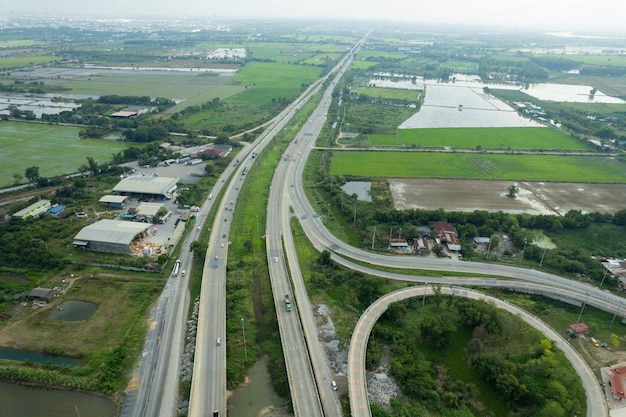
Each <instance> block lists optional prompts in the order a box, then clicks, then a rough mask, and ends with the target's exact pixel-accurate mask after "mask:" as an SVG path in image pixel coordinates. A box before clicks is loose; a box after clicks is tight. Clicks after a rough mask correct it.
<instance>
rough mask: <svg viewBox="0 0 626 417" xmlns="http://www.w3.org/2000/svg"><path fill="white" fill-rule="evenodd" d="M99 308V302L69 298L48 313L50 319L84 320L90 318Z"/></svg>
mask: <svg viewBox="0 0 626 417" xmlns="http://www.w3.org/2000/svg"><path fill="white" fill-rule="evenodd" d="M97 309H98V304H96V303H90V302H88V301H80V300H68V301H66V302H64V303H62V304H59V305H58V306H56V307H55V308H54V309H52V311H50V313H48V320H60V321H83V320H89V318H90V317H91V316H93V313H95V312H96V310H97Z"/></svg>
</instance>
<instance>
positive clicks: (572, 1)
mask: <svg viewBox="0 0 626 417" xmlns="http://www.w3.org/2000/svg"><path fill="white" fill-rule="evenodd" d="M26 13H27V14H46V15H59V16H61V15H75V16H78V15H80V16H100V17H129V18H130V17H138V16H144V17H149V16H172V17H174V16H176V17H184V16H188V17H191V16H205V17H209V18H212V17H217V18H264V19H267V18H333V19H339V20H344V19H352V20H386V21H394V20H395V21H405V22H406V21H409V22H417V23H432V24H439V23H449V24H459V25H467V26H488V27H496V28H512V29H513V28H533V29H540V30H569V31H575V32H576V33H592V32H593V33H598V32H604V33H608V32H621V33H626V28H625V27H624V22H623V20H624V17H625V16H626V2H624V1H619V0H595V1H589V0H584V1H583V0H543V1H540V0H526V1H524V2H519V3H516V2H502V1H495V0H472V1H465V0H438V1H437V2H433V1H425V0H389V1H384V2H379V1H374V0H340V1H336V0H317V1H307V2H298V1H293V0H291V1H286V0H234V1H220V2H214V1H210V2H203V1H200V0H177V1H171V0H133V1H125V0H106V1H102V2H89V1H84V0H55V1H44V0H0V17H5V18H6V17H10V16H11V15H14V14H26Z"/></svg>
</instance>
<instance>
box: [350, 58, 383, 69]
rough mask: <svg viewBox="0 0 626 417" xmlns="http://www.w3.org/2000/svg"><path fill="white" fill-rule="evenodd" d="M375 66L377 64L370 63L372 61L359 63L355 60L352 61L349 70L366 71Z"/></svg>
mask: <svg viewBox="0 0 626 417" xmlns="http://www.w3.org/2000/svg"><path fill="white" fill-rule="evenodd" d="M375 65H378V62H372V61H359V60H355V61H352V65H351V66H350V69H363V70H365V69H368V68H370V67H373V66H375Z"/></svg>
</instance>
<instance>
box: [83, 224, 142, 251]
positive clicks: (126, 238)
mask: <svg viewBox="0 0 626 417" xmlns="http://www.w3.org/2000/svg"><path fill="white" fill-rule="evenodd" d="M149 228H150V224H148V223H135V222H127V221H122V220H108V219H105V220H100V221H98V222H96V223H94V224H91V225H89V226H86V227H84V228H83V229H82V230H81V231H80V232H78V234H77V235H76V236H74V240H75V241H86V242H106V243H118V244H125V245H129V244H130V242H132V241H133V239H134V238H135V236H137V235H138V234H140V233H143V232H145V231H146V230H148V229H149Z"/></svg>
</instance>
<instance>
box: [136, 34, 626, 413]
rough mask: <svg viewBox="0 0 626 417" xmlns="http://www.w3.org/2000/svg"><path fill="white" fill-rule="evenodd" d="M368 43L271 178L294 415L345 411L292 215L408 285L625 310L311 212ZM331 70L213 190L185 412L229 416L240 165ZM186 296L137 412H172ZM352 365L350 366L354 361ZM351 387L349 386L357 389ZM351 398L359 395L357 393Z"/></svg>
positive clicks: (173, 294) (343, 259)
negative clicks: (341, 90) (382, 243)
mask: <svg viewBox="0 0 626 417" xmlns="http://www.w3.org/2000/svg"><path fill="white" fill-rule="evenodd" d="M368 35H369V34H368ZM366 36H367V35H366ZM364 39H365V38H364ZM364 39H363V40H361V41H360V42H359V43H358V44H357V45H356V46H355V48H354V49H353V50H352V51H351V52H350V53H348V54H347V56H346V58H345V59H344V60H343V61H342V62H341V63H340V64H339V65H338V66H337V68H336V69H335V70H334V71H333V72H334V73H335V77H336V78H335V79H333V80H331V81H329V86H328V88H327V90H326V91H325V92H324V94H323V96H322V99H321V101H320V104H319V105H318V107H317V108H316V109H315V111H314V112H313V113H312V115H311V118H310V121H309V123H305V126H303V128H302V129H301V131H300V132H299V133H298V135H297V137H296V139H295V140H294V141H293V143H292V144H291V145H290V146H289V147H288V148H287V151H286V152H285V158H281V161H280V162H279V163H278V165H277V169H276V175H275V178H274V180H273V182H272V189H271V190H270V196H269V203H268V218H267V233H266V236H267V256H268V262H269V270H270V274H271V278H272V288H273V293H274V298H275V304H276V310H277V317H278V321H279V326H280V330H281V339H282V343H283V350H284V353H285V360H286V363H287V371H288V376H289V382H290V388H291V390H292V398H293V405H294V410H295V412H296V415H297V416H318V415H320V416H321V415H324V416H340V415H341V414H342V413H341V408H340V407H339V403H338V400H337V398H336V395H335V393H334V391H332V389H331V386H330V380H331V378H332V376H331V375H332V373H331V371H330V369H329V367H328V363H327V360H326V358H325V354H324V352H323V350H322V349H321V346H320V345H319V342H318V341H317V330H316V328H315V324H314V320H313V317H312V311H311V308H310V305H309V301H308V297H307V295H306V290H305V288H304V284H303V282H302V277H301V274H300V270H299V266H298V262H297V257H296V254H295V249H294V245H293V240H292V239H291V230H290V223H289V219H290V218H291V216H292V215H295V216H297V217H298V219H300V222H301V224H302V227H303V229H304V231H305V233H306V235H307V236H308V238H309V239H310V240H311V242H312V243H313V245H314V246H315V247H316V248H317V249H318V250H320V251H322V250H324V249H330V250H331V251H332V252H333V259H334V260H335V261H337V262H339V263H342V264H344V265H346V266H348V267H350V268H353V269H359V270H362V271H363V272H365V273H370V274H375V275H379V276H385V277H387V278H392V279H402V280H405V281H410V280H415V281H422V282H425V281H430V282H440V283H442V284H445V285H467V286H472V285H476V286H492V285H493V286H500V287H503V288H505V287H506V288H517V289H518V290H522V291H527V292H537V293H547V288H552V289H554V288H556V290H555V291H554V292H556V293H558V295H559V296H561V297H566V298H568V299H570V300H578V301H580V302H584V303H586V304H589V305H594V306H596V307H598V308H601V309H603V310H606V311H611V312H613V313H615V314H616V315H619V316H620V317H624V316H626V301H625V300H623V299H622V298H621V297H616V296H614V295H611V294H609V293H607V292H605V291H602V290H600V289H598V288H596V287H592V286H589V285H585V284H582V283H578V282H575V281H571V280H567V279H565V278H561V277H558V276H555V275H551V274H546V273H542V272H539V271H533V270H527V269H520V268H514V267H507V266H502V265H492V264H481V263H473V262H459V261H449V260H436V261H433V260H425V259H422V258H417V257H394V256H388V255H381V254H375V253H371V252H367V251H364V250H360V249H357V248H353V247H350V246H348V245H346V244H345V243H343V242H341V241H339V240H338V239H336V238H335V237H334V236H333V235H332V234H331V233H330V232H328V230H327V229H326V227H325V226H324V224H323V222H322V219H321V218H320V217H319V216H318V215H317V214H316V213H315V212H314V210H313V208H312V206H311V205H310V203H309V202H308V200H307V198H306V194H305V192H304V189H303V186H302V172H303V169H304V164H305V161H306V158H307V157H308V154H309V152H310V151H311V150H312V149H313V147H314V144H315V140H316V138H317V136H318V134H319V132H320V131H321V129H322V127H323V126H324V124H325V123H326V115H327V113H328V108H329V106H330V103H331V101H332V96H331V94H332V90H333V89H334V86H335V84H336V81H337V78H339V77H341V75H342V73H343V70H344V69H345V68H347V66H348V64H349V62H350V59H351V57H352V56H353V53H354V52H355V51H356V50H357V48H358V47H359V46H360V45H362V43H363V41H364ZM333 72H331V73H330V74H329V75H328V76H327V77H326V78H324V79H323V80H320V81H319V82H318V83H315V84H313V85H312V86H310V87H309V89H308V90H307V91H306V92H305V93H303V94H302V95H301V96H300V98H299V99H298V100H296V101H295V102H294V103H293V104H292V105H290V106H289V107H288V108H287V109H285V110H284V111H283V112H281V114H280V115H279V116H277V117H276V118H275V119H274V120H273V121H272V122H271V123H270V124H269V127H268V129H267V130H266V131H265V132H264V133H263V134H262V135H261V136H260V137H259V138H258V139H257V140H256V141H255V142H254V143H253V144H252V145H251V146H250V147H249V148H248V149H246V150H245V151H244V152H242V153H241V154H240V157H239V159H240V161H241V162H240V163H239V164H235V165H236V166H235V165H233V166H229V167H228V168H227V170H226V172H225V173H224V174H223V176H222V177H221V178H222V179H221V181H220V182H218V184H217V187H216V189H215V190H213V194H214V195H218V193H220V192H221V191H222V190H221V188H222V187H223V188H224V190H223V192H224V197H223V199H222V200H221V201H222V202H221V206H220V208H219V210H218V211H217V216H216V218H215V221H214V223H213V225H212V233H211V237H210V241H209V248H208V251H207V257H206V260H205V264H204V270H203V279H202V290H201V296H200V311H199V318H198V332H197V336H196V339H197V341H196V356H195V362H194V374H193V380H192V391H191V398H190V409H189V415H190V416H192V417H196V416H203V417H204V416H213V415H214V412H218V413H219V415H220V416H225V415H226V353H225V349H224V346H223V345H224V344H225V343H226V334H225V323H226V318H225V288H226V268H225V267H226V261H227V254H228V252H227V250H228V244H227V242H228V236H229V233H230V223H231V220H232V210H234V209H235V207H236V204H237V197H238V191H239V185H240V184H241V182H240V181H239V180H240V179H242V180H243V179H244V178H245V176H244V177H243V178H241V173H240V171H241V170H242V169H243V168H249V167H250V166H251V164H252V163H253V162H254V160H252V159H250V158H249V155H250V153H251V152H261V151H262V150H263V148H264V147H265V146H266V145H267V144H268V143H269V141H270V140H271V139H272V138H273V136H274V135H275V134H276V133H277V132H279V131H280V130H281V129H282V128H283V127H284V126H285V125H286V123H287V122H288V121H289V119H290V118H291V117H292V116H293V115H294V114H295V112H296V111H297V110H298V109H299V108H300V107H301V106H302V104H303V103H304V102H305V101H306V100H308V99H309V98H310V97H311V96H312V95H314V94H316V93H317V92H318V91H319V88H320V86H321V83H322V82H323V81H325V80H326V79H329V78H330V75H332V74H333ZM229 179H230V180H229ZM231 201H232V202H233V203H232V204H231V203H230V202H231ZM211 204H212V201H209V202H207V204H205V205H204V206H203V207H202V209H201V212H200V213H199V216H198V217H199V223H198V224H199V225H200V226H201V227H202V226H203V221H204V218H205V217H206V215H207V213H208V211H209V209H210V206H211ZM194 233H196V234H197V233H199V231H194ZM195 238H197V236H192V237H191V238H190V239H193V240H195ZM188 243H189V241H187V242H186V243H185V244H184V246H185V247H184V250H185V251H184V252H181V259H182V262H183V263H184V265H185V269H187V270H188V271H190V268H191V261H190V259H191V258H190V256H189V253H188V252H187V251H186V250H187V247H188ZM350 259H353V260H355V261H359V262H361V263H367V264H370V265H373V266H389V267H398V268H415V269H425V270H426V269H430V270H439V271H455V272H464V273H472V274H484V275H485V276H491V277H510V278H514V279H516V280H518V281H509V280H497V279H490V278H482V279H477V278H459V277H453V278H432V277H429V278H426V277H418V276H406V275H401V274H393V273H386V272H380V271H376V270H374V269H372V268H367V267H363V266H361V265H359V264H357V263H354V262H351V261H350ZM185 279H186V277H185ZM546 285H547V286H546ZM285 295H289V296H290V299H291V301H292V305H293V307H292V309H291V311H287V309H286V308H285V303H284V297H285ZM188 302H189V301H188V295H187V284H186V281H185V280H182V277H181V278H178V277H176V279H170V282H168V286H167V288H166V291H164V295H163V297H162V299H161V300H160V303H159V308H158V309H157V311H158V312H159V314H158V317H159V318H160V319H159V320H158V323H159V325H158V328H159V329H160V330H159V331H158V332H156V333H158V335H159V338H160V341H159V342H158V343H155V344H156V345H158V350H157V352H156V354H153V355H151V357H152V359H153V360H154V364H153V368H152V370H151V371H149V372H147V374H148V373H152V374H153V375H154V378H151V381H153V383H152V384H149V387H148V388H145V389H143V388H142V389H143V391H142V394H141V395H139V396H138V397H139V398H144V397H145V403H146V404H148V405H149V406H148V407H147V408H146V410H149V412H146V413H145V414H133V415H155V416H156V415H164V416H165V415H167V416H169V415H171V414H172V412H173V409H174V405H175V398H176V394H175V393H176V392H177V382H178V372H177V371H178V369H179V365H180V356H181V352H182V350H181V347H182V340H183V336H184V325H185V319H186V314H185V312H186V308H187V305H188ZM535 324H536V323H535ZM360 332H361V330H357V333H355V338H356V337H357V336H358V335H359V334H360ZM218 339H219V341H218ZM355 340H356V339H355ZM354 343H362V345H363V348H364V347H365V346H366V340H364V341H362V342H356V341H355V342H354ZM350 366H352V363H351V364H350ZM353 378H354V377H353V376H352V375H351V376H350V384H352V383H353V382H355V381H354V380H353ZM174 381H175V382H174ZM359 384H360V382H359ZM143 385H144V384H142V386H143ZM145 385H148V384H145ZM350 389H351V390H352V385H351V387H350ZM354 395H355V398H357V395H358V394H354ZM351 397H352V392H351ZM588 401H590V402H591V403H592V404H590V407H588V408H589V409H590V410H591V409H593V410H595V408H593V407H595V406H596V405H597V404H596V403H597V402H598V400H597V399H596V398H595V397H594V394H590V393H589V392H588ZM360 407H361V408H363V409H365V408H367V410H368V411H369V406H365V405H363V403H362V404H361V405H360ZM158 410H160V411H158ZM357 412H358V410H357V411H354V410H353V414H354V415H358V414H357ZM595 415H602V414H595Z"/></svg>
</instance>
